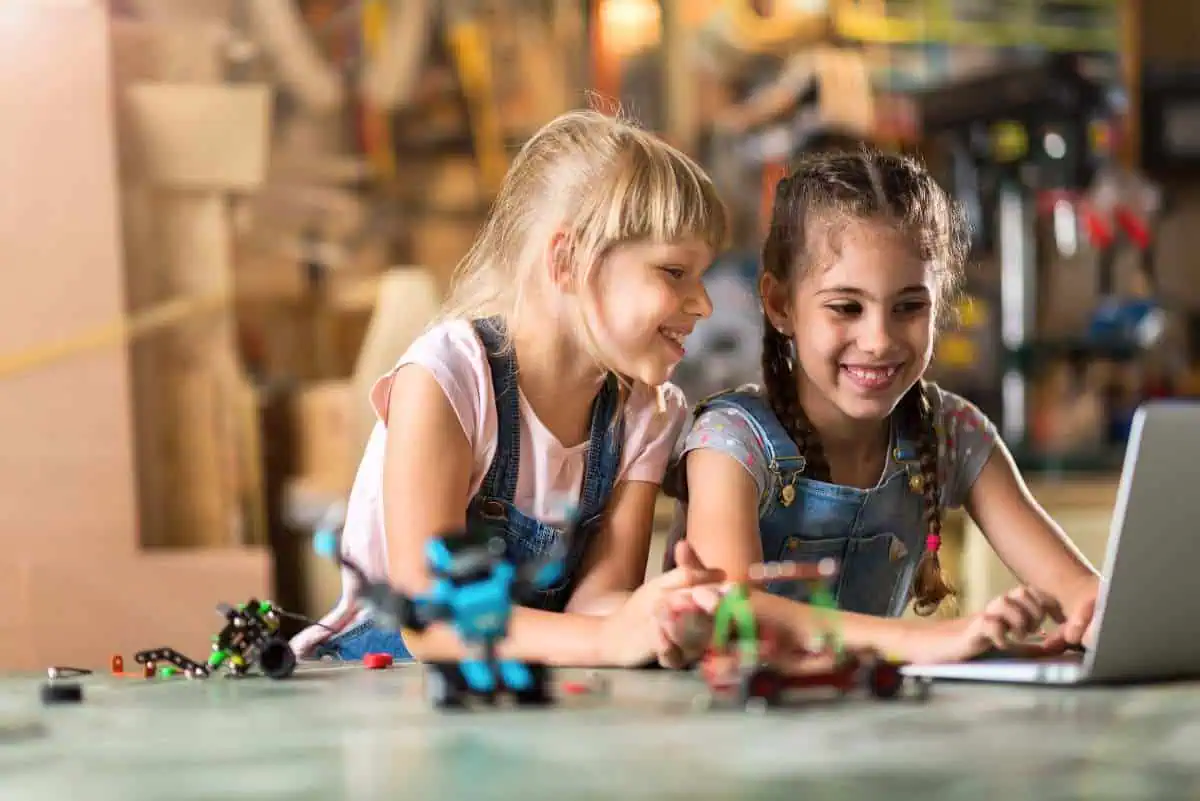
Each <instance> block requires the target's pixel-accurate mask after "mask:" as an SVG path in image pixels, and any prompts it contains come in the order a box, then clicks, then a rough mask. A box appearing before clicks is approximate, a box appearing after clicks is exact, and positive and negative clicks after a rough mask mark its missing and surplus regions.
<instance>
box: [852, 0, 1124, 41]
mask: <svg viewBox="0 0 1200 801" xmlns="http://www.w3.org/2000/svg"><path fill="white" fill-rule="evenodd" d="M908 5H910V6H912V7H913V11H912V13H909V14H891V15H889V14H888V13H887V12H883V13H879V12H877V11H872V10H867V9H866V8H863V7H860V6H859V5H858V4H857V2H856V0H839V2H837V3H836V4H835V8H836V11H835V12H834V22H833V27H834V30H835V31H836V33H837V34H838V35H839V36H841V37H843V38H846V39H850V40H854V41H858V42H871V43H874V44H891V45H897V44H943V45H965V46H972V47H1008V48H1040V49H1044V50H1051V51H1057V52H1076V53H1116V52H1119V51H1120V48H1121V37H1120V34H1121V30H1120V26H1119V25H1118V24H1117V21H1116V12H1117V6H1116V3H1115V2H1114V0H1075V2H1073V3H1062V2H1058V3H1052V4H1051V3H1040V2H1035V1H1034V0H1025V2H1022V3H1018V4H1016V6H1017V7H1016V8H1014V9H1013V10H1012V12H1011V13H1010V14H1008V15H1004V14H1003V13H999V14H997V16H998V17H1000V19H993V20H968V19H963V18H961V17H959V18H956V17H955V16H954V13H953V11H952V10H951V9H950V8H949V6H950V5H951V4H950V3H948V2H918V3H911V4H908ZM1051 5H1053V6H1054V7H1055V8H1057V9H1058V10H1059V11H1065V10H1067V9H1068V8H1069V9H1072V10H1075V11H1079V12H1084V13H1088V12H1091V13H1093V14H1097V15H1102V14H1107V15H1108V16H1109V17H1110V19H1108V20H1105V22H1106V23H1107V24H1101V25H1097V26H1096V27H1095V28H1094V29H1090V30H1089V29H1087V28H1082V27H1080V26H1079V25H1078V24H1076V25H1068V24H1064V23H1061V22H1060V23H1057V24H1056V23H1050V22H1046V21H1040V20H1039V19H1038V12H1039V11H1043V10H1045V8H1046V7H1047V6H1051Z"/></svg>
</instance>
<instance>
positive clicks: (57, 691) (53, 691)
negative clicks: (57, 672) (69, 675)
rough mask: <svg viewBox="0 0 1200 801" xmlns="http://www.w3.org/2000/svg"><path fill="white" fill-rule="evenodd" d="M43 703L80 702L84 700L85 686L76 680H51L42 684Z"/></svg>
mask: <svg viewBox="0 0 1200 801" xmlns="http://www.w3.org/2000/svg"><path fill="white" fill-rule="evenodd" d="M41 696H42V703H43V704H78V703H81V702H82V701H83V686H82V685H80V684H79V683H78V682H74V681H66V682H64V681H49V682H46V683H45V684H43V685H42V690H41Z"/></svg>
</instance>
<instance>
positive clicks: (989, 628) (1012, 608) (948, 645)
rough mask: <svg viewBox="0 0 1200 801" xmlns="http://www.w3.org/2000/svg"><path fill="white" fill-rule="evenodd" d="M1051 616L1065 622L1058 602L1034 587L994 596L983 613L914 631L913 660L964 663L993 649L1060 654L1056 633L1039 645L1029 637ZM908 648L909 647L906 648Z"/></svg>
mask: <svg viewBox="0 0 1200 801" xmlns="http://www.w3.org/2000/svg"><path fill="white" fill-rule="evenodd" d="M1047 618H1049V619H1051V620H1053V621H1054V622H1056V623H1063V622H1064V620H1065V618H1064V616H1063V612H1062V608H1061V607H1060V606H1059V604H1058V602H1057V601H1055V600H1054V599H1053V598H1050V597H1049V596H1047V595H1044V594H1043V593H1040V592H1038V591H1037V590H1035V589H1033V588H1032V587H1018V588H1016V589H1014V590H1010V591H1009V592H1007V593H1005V594H1004V595H1001V596H1000V597H998V598H995V599H993V600H992V601H991V602H990V603H988V605H987V606H986V607H985V608H984V610H983V611H982V612H979V613H977V614H974V615H971V616H970V617H966V618H962V619H959V620H951V621H947V622H945V623H935V624H933V625H929V626H925V627H923V628H924V630H923V631H918V632H915V633H914V638H919V639H917V641H916V642H914V647H913V649H912V651H911V655H910V656H909V659H910V661H912V662H962V661H965V660H968V659H971V658H973V657H976V656H979V655H981V654H983V653H986V652H988V651H991V650H997V651H1005V652H1009V653H1012V654H1013V655H1014V656H1017V655H1037V654H1050V653H1056V652H1058V651H1061V650H1062V649H1063V647H1064V646H1063V643H1062V642H1061V641H1060V640H1059V639H1056V638H1055V637H1054V636H1051V637H1050V638H1048V639H1046V640H1045V641H1043V642H1041V643H1038V644H1030V643H1029V641H1028V638H1029V637H1030V636H1031V635H1033V634H1036V633H1038V632H1039V631H1041V628H1042V625H1043V624H1044V623H1045V621H1046V619H1047ZM1022 641H1025V642H1022ZM906 650H908V649H906Z"/></svg>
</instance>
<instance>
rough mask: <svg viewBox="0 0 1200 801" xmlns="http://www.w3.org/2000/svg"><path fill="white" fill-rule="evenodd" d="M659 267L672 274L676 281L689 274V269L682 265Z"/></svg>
mask: <svg viewBox="0 0 1200 801" xmlns="http://www.w3.org/2000/svg"><path fill="white" fill-rule="evenodd" d="M658 269H660V270H662V271H663V272H664V273H666V274H667V275H669V276H671V277H672V278H674V279H675V280H676V281H678V280H679V279H681V278H683V277H684V276H686V275H687V270H684V269H683V268H682V267H671V266H666V267H659V268H658Z"/></svg>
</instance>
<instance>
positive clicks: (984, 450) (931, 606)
mask: <svg viewBox="0 0 1200 801" xmlns="http://www.w3.org/2000/svg"><path fill="white" fill-rule="evenodd" d="M966 243H967V236H966V231H965V226H964V224H963V222H962V218H961V216H960V215H959V213H958V210H957V209H956V208H955V206H954V204H953V203H952V201H951V200H950V199H949V198H948V197H947V196H946V194H945V193H944V192H943V191H942V190H941V188H940V187H939V186H938V185H937V183H936V182H935V180H934V179H933V178H932V176H931V175H930V174H929V173H928V172H927V171H925V170H924V169H923V167H922V166H921V165H919V164H918V163H917V162H916V161H914V160H912V159H910V158H907V157H904V156H900V155H891V154H882V153H878V152H873V151H870V150H861V151H859V152H849V153H847V152H841V153H833V152H826V153H824V154H814V155H811V156H809V157H808V158H807V159H806V160H805V161H803V162H802V163H801V164H800V165H799V166H798V167H797V168H796V169H795V171H794V172H792V173H791V174H790V175H789V176H788V177H786V178H784V179H783V180H782V181H780V183H779V185H778V187H777V189H776V193H775V201H774V209H773V219H772V220H771V226H770V230H769V232H768V234H767V238H766V242H765V243H764V246H763V250H762V262H763V264H762V266H763V270H762V275H761V278H760V283H759V291H760V294H761V296H762V301H763V309H764V318H765V319H764V335H763V357H762V358H763V386H762V387H761V388H758V387H743V388H740V389H738V390H735V391H730V392H726V393H721V394H718V395H717V396H714V397H711V398H708V399H706V400H705V401H702V402H701V403H699V404H698V405H697V408H696V409H695V410H694V417H693V423H692V427H691V429H690V430H689V432H688V433H687V435H686V437H685V438H684V441H683V443H682V447H681V449H680V452H679V456H678V457H677V460H676V463H675V464H674V466H673V467H672V473H673V474H674V475H673V476H671V477H670V478H669V481H668V483H667V486H668V487H669V488H671V491H672V492H674V493H675V494H677V495H678V497H679V500H680V501H681V502H682V505H681V511H682V512H683V513H682V514H680V515H678V516H677V520H678V523H677V529H678V530H677V532H676V536H677V537H684V536H686V539H687V541H688V542H689V543H690V544H691V546H692V549H693V551H694V553H695V554H696V555H697V556H698V557H699V558H700V559H701V561H703V562H704V563H705V564H707V565H708V566H709V567H712V568H717V569H721V570H723V571H724V573H725V574H726V575H727V576H730V577H736V576H744V575H746V572H747V570H748V568H749V566H750V565H751V564H753V563H755V562H759V561H762V560H764V559H766V560H774V559H781V560H793V561H813V560H819V559H822V558H824V557H830V556H832V557H835V558H836V559H838V560H839V561H840V564H841V570H840V573H839V578H838V580H837V583H836V587H835V588H834V589H835V597H836V599H837V601H838V606H839V607H840V608H841V609H842V610H844V611H845V613H846V614H844V615H843V616H842V617H843V623H842V625H843V632H842V637H843V639H844V641H845V642H846V644H847V645H849V646H863V647H873V648H877V649H879V650H882V651H885V652H887V653H889V654H891V655H893V656H895V657H896V658H900V659H904V660H908V661H914V662H915V661H944V660H957V659H966V658H970V657H972V656H975V655H977V654H979V653H981V652H983V651H985V650H989V649H991V648H1004V647H1006V645H1008V644H1009V643H1010V642H1012V641H1013V640H1017V639H1023V638H1025V637H1026V636H1027V635H1029V634H1031V633H1034V632H1036V631H1038V630H1039V628H1040V626H1041V624H1042V623H1043V622H1044V620H1045V619H1046V618H1047V617H1049V618H1051V619H1053V620H1054V621H1056V622H1058V623H1061V624H1063V625H1061V626H1059V628H1058V629H1057V631H1056V632H1055V633H1054V634H1053V635H1051V636H1050V637H1048V638H1047V639H1046V640H1045V641H1044V642H1043V645H1044V647H1045V648H1047V649H1058V648H1062V647H1066V646H1068V645H1077V644H1079V643H1080V642H1081V640H1082V639H1084V638H1085V636H1090V635H1088V633H1087V630H1088V628H1089V626H1090V623H1091V615H1092V608H1093V606H1094V603H1095V596H1096V592H1097V589H1098V586H1099V577H1098V575H1097V573H1096V571H1095V569H1094V568H1093V567H1092V566H1090V565H1088V564H1087V563H1086V562H1085V561H1084V559H1083V558H1082V557H1081V556H1080V555H1079V553H1078V551H1077V550H1076V549H1074V548H1073V547H1072V546H1071V544H1070V543H1069V541H1068V540H1067V539H1066V537H1065V536H1064V535H1063V533H1062V531H1061V530H1060V529H1059V528H1058V527H1057V526H1056V525H1055V524H1054V522H1053V521H1051V520H1050V519H1049V518H1048V517H1047V515H1046V514H1045V512H1044V511H1043V510H1042V509H1041V508H1040V507H1039V506H1038V504H1037V503H1036V501H1034V500H1033V499H1032V498H1031V497H1030V495H1029V493H1028V491H1027V489H1026V487H1025V485H1024V483H1023V481H1022V479H1021V478H1020V476H1019V474H1018V473H1017V471H1016V468H1015V466H1014V464H1013V461H1012V459H1011V457H1010V455H1009V453H1008V451H1007V449H1006V448H1005V447H1004V444H1003V443H1002V442H1000V440H999V438H998V436H997V433H996V430H995V428H994V426H993V425H992V423H991V422H990V421H989V420H988V419H987V418H986V417H985V416H984V415H983V414H982V413H981V412H980V411H979V409H978V408H976V407H975V406H974V405H973V404H971V403H969V402H968V401H966V400H965V399H963V398H961V397H959V396H958V395H955V394H954V393H951V392H948V391H945V390H943V389H941V388H939V387H937V386H936V385H935V384H933V383H930V382H928V381H926V380H925V378H924V373H925V371H926V369H927V368H928V366H929V363H930V360H931V358H932V355H933V342H934V338H935V333H936V329H937V324H938V323H939V322H940V320H941V319H942V318H944V317H945V315H946V312H947V309H948V307H949V305H950V302H949V301H950V298H951V295H952V293H953V292H954V290H955V289H956V286H957V284H958V281H959V278H960V275H961V272H962V264H963V261H964V257H965V251H966ZM956 506H965V508H966V509H967V511H968V512H969V513H970V514H971V515H972V517H973V518H974V520H975V521H976V522H977V523H978V524H979V526H980V527H981V528H982V529H983V531H984V532H986V535H987V537H988V538H989V541H990V542H991V543H992V544H993V546H994V547H995V548H996V550H997V552H998V554H999V555H1000V557H1001V558H1002V559H1003V560H1004V561H1005V563H1006V564H1008V565H1009V566H1010V568H1011V569H1012V570H1013V571H1014V572H1015V573H1016V574H1017V575H1018V576H1019V577H1020V578H1021V580H1022V581H1024V582H1026V585H1025V586H1022V587H1020V588H1018V589H1016V590H1013V591H1012V592H1010V593H1007V594H1006V595H1003V596H1001V597H999V598H996V599H994V600H993V601H992V602H991V603H990V604H989V605H988V606H987V607H986V609H985V610H984V611H983V612H981V613H979V614H975V615H971V616H968V617H962V618H949V619H948V618H942V617H939V618H937V619H924V620H922V619H916V620H914V619H901V614H902V613H903V611H904V610H905V609H906V608H907V607H908V604H909V603H910V602H911V603H912V604H913V606H914V609H915V611H916V612H917V613H918V615H920V616H924V617H928V616H930V615H931V614H932V613H933V612H934V611H935V610H936V609H937V608H938V607H939V605H940V604H941V603H942V601H943V600H945V599H947V598H948V597H949V596H951V595H952V594H953V592H952V590H951V588H950V587H949V586H948V584H947V582H946V580H945V578H944V577H943V575H942V570H941V565H940V563H939V559H938V550H939V547H940V545H941V519H942V518H941V516H942V512H943V510H944V509H946V508H949V507H956ZM670 551H671V549H670V548H668V567H669V566H670V564H671V560H670ZM804 593H805V587H804V586H802V585H794V586H793V585H787V584H782V583H781V584H776V585H771V584H768V585H767V586H766V587H765V588H764V591H763V592H761V593H758V594H757V595H756V596H755V605H756V609H757V611H758V613H759V614H760V615H763V616H764V617H765V618H767V619H771V620H772V621H773V622H774V623H775V624H776V625H777V626H779V627H781V628H782V630H783V631H784V632H785V633H787V632H791V633H793V634H795V636H796V637H797V638H799V639H800V641H801V642H803V641H804V634H803V633H804V632H805V631H808V630H811V629H810V622H812V621H813V618H812V617H811V612H812V608H811V607H810V606H809V605H808V604H806V603H804V601H806V600H807V597H806V595H805V594H804Z"/></svg>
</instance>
